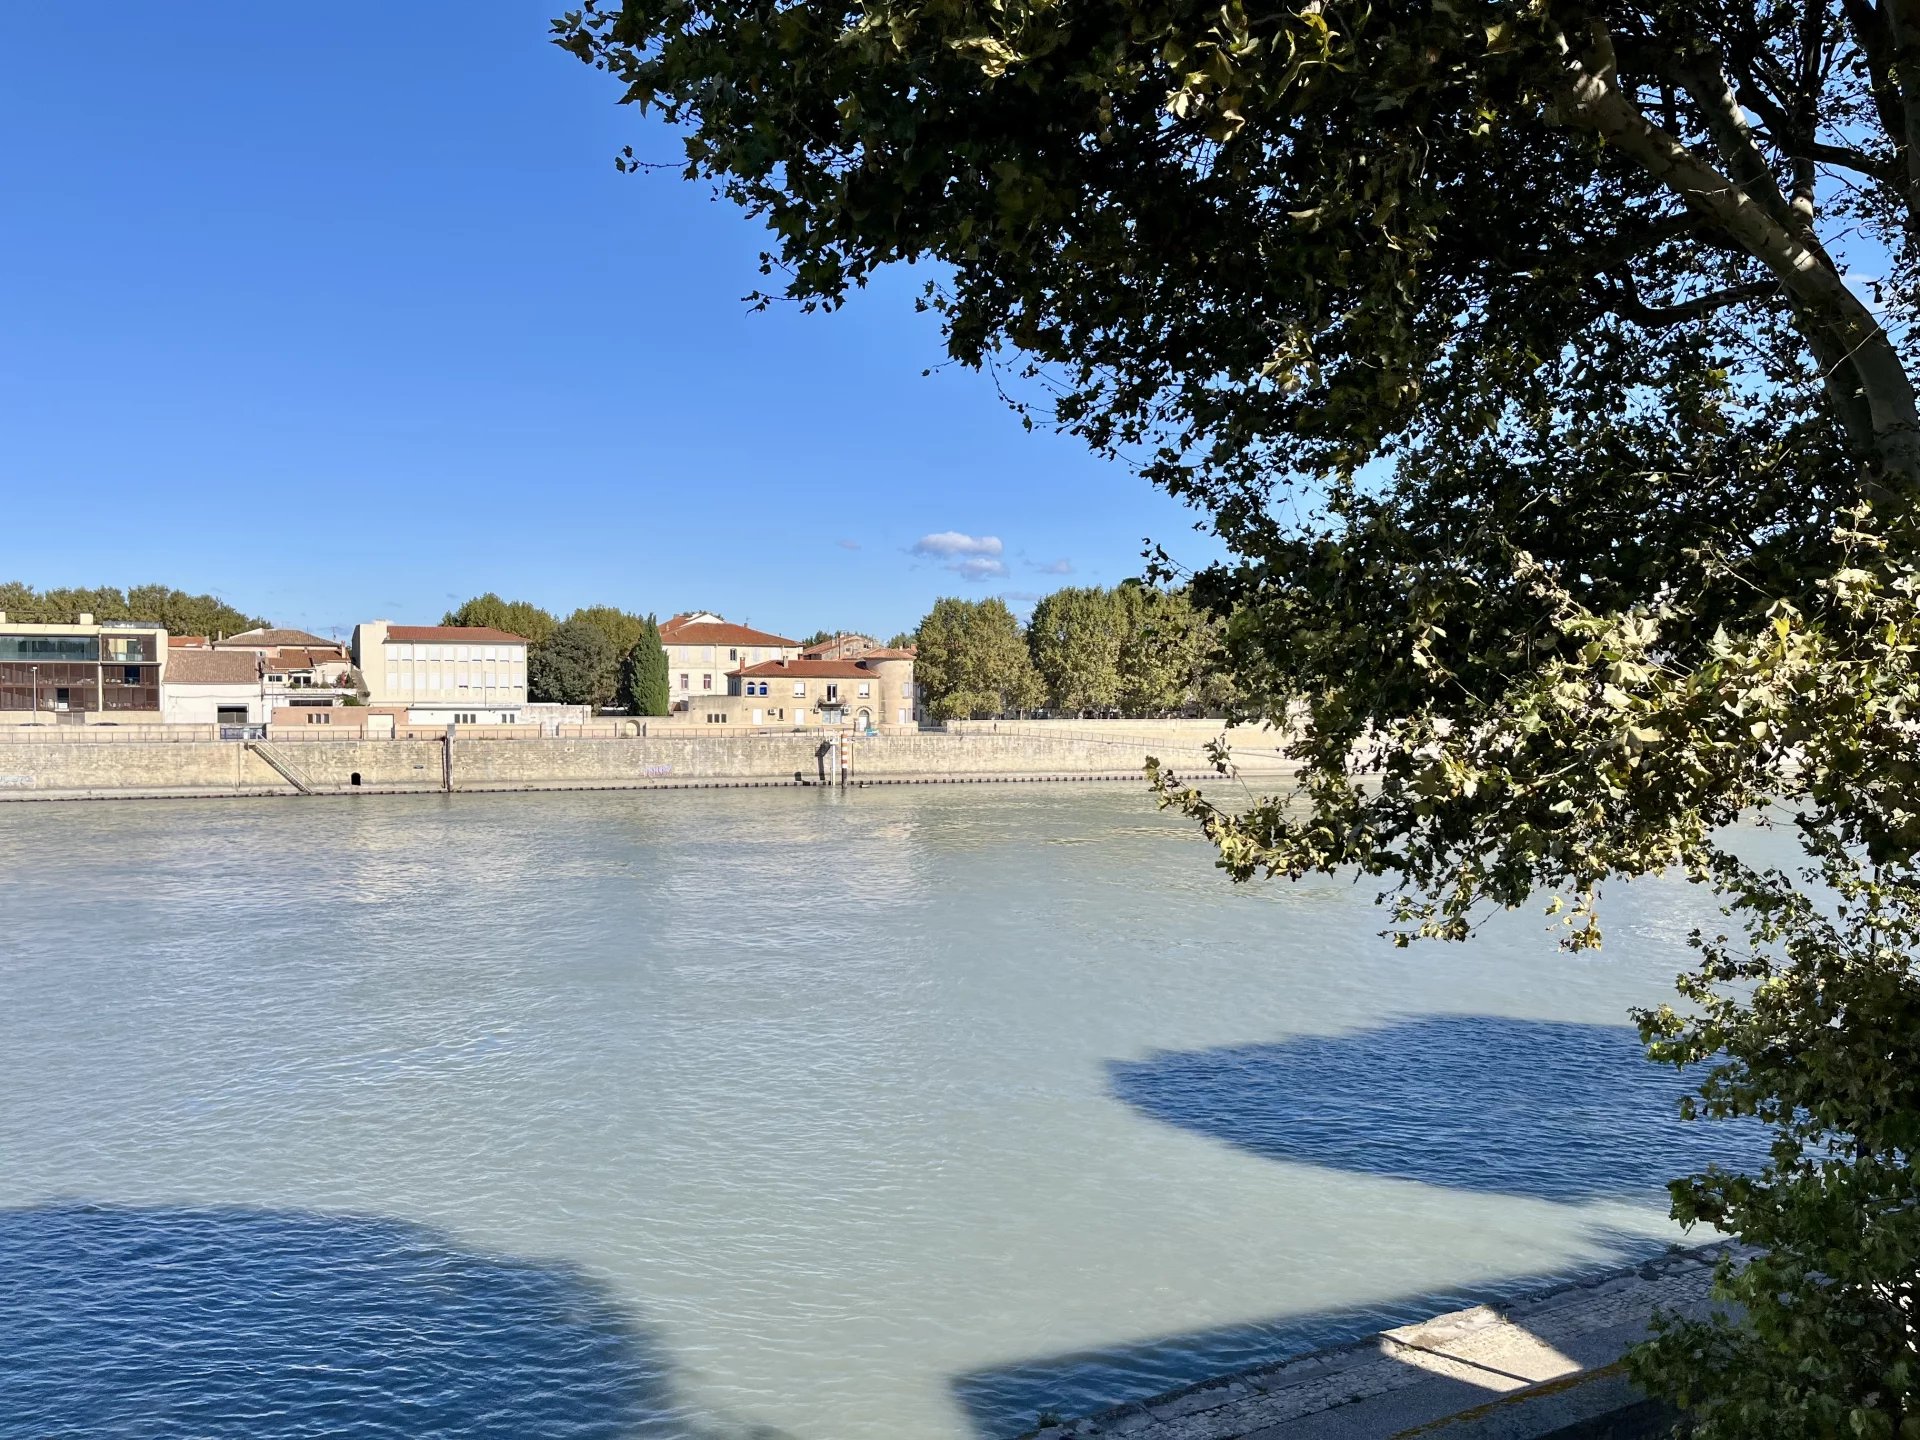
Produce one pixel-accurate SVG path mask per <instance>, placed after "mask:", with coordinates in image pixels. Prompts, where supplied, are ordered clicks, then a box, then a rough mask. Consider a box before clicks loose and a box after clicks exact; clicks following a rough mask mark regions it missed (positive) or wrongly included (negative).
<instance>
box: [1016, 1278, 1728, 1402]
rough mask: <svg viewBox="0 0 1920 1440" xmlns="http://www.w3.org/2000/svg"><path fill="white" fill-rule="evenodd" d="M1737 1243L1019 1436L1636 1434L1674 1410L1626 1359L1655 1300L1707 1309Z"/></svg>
mask: <svg viewBox="0 0 1920 1440" xmlns="http://www.w3.org/2000/svg"><path fill="white" fill-rule="evenodd" d="M1730 1251H1731V1253H1735V1254H1738V1253H1739V1252H1738V1251H1737V1250H1734V1249H1733V1247H1730V1246H1728V1245H1725V1244H1722V1245H1710V1246H1706V1247H1703V1248H1701V1249H1697V1250H1679V1251H1673V1252H1671V1253H1669V1254H1667V1255H1665V1256H1662V1257H1660V1258H1658V1259H1655V1260H1652V1261H1649V1262H1648V1263H1646V1264H1644V1265H1641V1266H1639V1267H1637V1268H1635V1269H1633V1270H1628V1271H1618V1272H1614V1273H1612V1274H1608V1275H1603V1276H1600V1277H1598V1278H1596V1279H1593V1280H1589V1281H1585V1282H1578V1283H1574V1284H1569V1285H1561V1286H1556V1287H1554V1288H1553V1289H1550V1290H1542V1291H1537V1292H1535V1293H1534V1294H1532V1295H1528V1296H1523V1297H1521V1298H1520V1299H1518V1300H1514V1301H1510V1302H1507V1303H1505V1304H1502V1305H1498V1306H1491V1305H1476V1306H1474V1307H1473V1308H1472V1309H1469V1310H1458V1311H1455V1312H1453V1313H1451V1314H1447V1315H1439V1316H1436V1317H1434V1318H1433V1319H1431V1320H1426V1321H1422V1322H1420V1323H1418V1324H1414V1325H1405V1326H1402V1327H1400V1328H1399V1329H1397V1330H1387V1331H1383V1332H1381V1333H1380V1334H1378V1335H1375V1336H1373V1337H1371V1338H1370V1339H1367V1340H1362V1341H1360V1342H1358V1343H1357V1344H1353V1345H1346V1346H1342V1347H1340V1348H1338V1349H1334V1350H1322V1351H1316V1352H1314V1353H1313V1354H1310V1355H1302V1356H1299V1357H1297V1358H1295V1359H1292V1360H1287V1361H1283V1362H1281V1363H1280V1364H1277V1365H1271V1366H1266V1367H1263V1368H1261V1369H1258V1370H1249V1371H1245V1372H1243V1373H1241V1374H1238V1375H1230V1376H1224V1377H1221V1378H1219V1379H1216V1380H1208V1381H1204V1382H1202V1383H1201V1384H1198V1385H1193V1386H1190V1387H1188V1388H1186V1389H1184V1390H1177V1391H1174V1392H1173V1393H1171V1394H1168V1395H1162V1396H1158V1397H1156V1398H1154V1399H1151V1400H1144V1401H1139V1402H1136V1403H1134V1404H1130V1405H1122V1406H1119V1407H1117V1408H1115V1409H1112V1410H1106V1411H1102V1412H1101V1413H1099V1414H1096V1415H1090V1416H1088V1417H1086V1418H1084V1419H1081V1420H1075V1421H1072V1422H1070V1423H1068V1424H1066V1425H1054V1426H1046V1427H1043V1428H1041V1429H1038V1430H1032V1431H1029V1432H1027V1435H1026V1436H1023V1437H1022V1440H1121V1437H1126V1440H1402V1437H1404V1440H1411V1437H1415V1436H1418V1437H1421V1440H1545V1437H1559V1440H1576V1437H1578V1440H1626V1437H1639V1436H1652V1435H1661V1434H1665V1433H1666V1431H1667V1424H1668V1422H1667V1420H1666V1419H1665V1417H1663V1416H1662V1415H1661V1413H1660V1412H1659V1411H1658V1409H1657V1408H1656V1407H1655V1406H1653V1405H1652V1404H1651V1403H1650V1402H1648V1401H1647V1400H1646V1399H1645V1398H1644V1397H1643V1396H1642V1395H1641V1394H1640V1393H1639V1392H1638V1391H1637V1390H1636V1389H1635V1388H1634V1386H1633V1384H1632V1382H1631V1381H1629V1380H1628V1379H1627V1376H1626V1372H1625V1366H1624V1364H1623V1357H1624V1356H1625V1354H1626V1352H1627V1350H1628V1349H1629V1348H1630V1347H1631V1346H1633V1345H1634V1344H1635V1343H1637V1342H1638V1341H1640V1340H1641V1339H1644V1338H1645V1336H1646V1334H1647V1330H1648V1324H1649V1322H1650V1321H1651V1319H1652V1317H1653V1313H1654V1311H1655V1310H1668V1311H1678V1312H1680V1313H1682V1314H1687V1315H1694V1316H1698V1315H1701V1314H1704V1313H1705V1312H1706V1311H1707V1310H1708V1309H1709V1307H1710V1303H1711V1302H1710V1299H1709V1295H1708V1290H1709V1287H1710V1285H1711V1283H1712V1279H1713V1267H1714V1264H1715V1263H1716V1262H1717V1261H1718V1260H1719V1258H1720V1257H1721V1256H1722V1255H1723V1254H1727V1253H1730Z"/></svg>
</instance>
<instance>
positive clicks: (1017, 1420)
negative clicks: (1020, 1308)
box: [952, 1228, 1667, 1440]
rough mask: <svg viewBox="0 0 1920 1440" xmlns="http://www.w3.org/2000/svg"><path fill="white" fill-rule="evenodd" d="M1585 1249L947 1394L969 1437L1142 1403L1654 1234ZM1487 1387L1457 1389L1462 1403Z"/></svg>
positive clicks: (1030, 1364) (1619, 1256)
mask: <svg viewBox="0 0 1920 1440" xmlns="http://www.w3.org/2000/svg"><path fill="white" fill-rule="evenodd" d="M1589 1239H1590V1241H1591V1243H1592V1245H1593V1247H1594V1249H1593V1253H1592V1254H1591V1255H1590V1256H1589V1257H1588V1258H1587V1260H1585V1261H1584V1262H1583V1263H1581V1264H1578V1265H1574V1266H1569V1267H1567V1268H1565V1269H1561V1270H1557V1271H1552V1272H1548V1273H1543V1274H1539V1275H1511V1276H1507V1277H1505V1278H1504V1279H1502V1280H1500V1281H1497V1282H1493V1283H1489V1284H1486V1285H1480V1286H1475V1287H1474V1288H1472V1289H1470V1290H1430V1291H1424V1292H1421V1293H1417V1294H1412V1293H1410V1294H1407V1295H1401V1296H1396V1297H1394V1298H1392V1299H1389V1300H1384V1301H1381V1302H1379V1303H1377V1304H1371V1305H1355V1306H1348V1307H1343V1308H1339V1309H1330V1310H1321V1311H1309V1312H1307V1313H1304V1314H1292V1315H1284V1316H1276V1317H1274V1318H1273V1319H1271V1320H1265V1321H1257V1322H1253V1323H1249V1324H1241V1325H1227V1326H1221V1327H1219V1328H1217V1329H1212V1330H1196V1331H1187V1332H1183V1333H1178V1334H1170V1335H1163V1336H1159V1337H1157V1338H1154V1339H1151V1340H1141V1341H1137V1342H1135V1343H1132V1344H1127V1345H1107V1346H1102V1347H1100V1348H1098V1349H1093V1350H1082V1351H1069V1352H1065V1353H1062V1354H1058V1355H1037V1356H1034V1357H1032V1358H1030V1359H1027V1360H1023V1361H1018V1362H1015V1363H1012V1364H1006V1365H996V1366H993V1367H991V1368H988V1369H982V1370H976V1371H972V1372H969V1373H967V1374H963V1375H957V1376H955V1377H954V1379H953V1382H952V1386H953V1395H954V1399H955V1400H956V1401H957V1402H958V1403H959V1405H960V1407H961V1409H962V1410H963V1411H965V1413H966V1416H967V1419H968V1422H969V1424H970V1426H971V1427H972V1431H973V1434H974V1436H975V1437H977V1440H1009V1437H1012V1436H1016V1435H1020V1434H1023V1433H1024V1432H1026V1431H1028V1430H1031V1429H1033V1428H1034V1427H1035V1426H1036V1425H1038V1424H1040V1423H1042V1418H1043V1417H1045V1416H1052V1417H1054V1418H1056V1419H1062V1420H1064V1419H1071V1418H1073V1417H1075V1416H1080V1415H1087V1414H1092V1413H1093V1412H1095V1411H1098V1410H1103V1409H1105V1408H1107V1407H1108V1406H1113V1405H1123V1404H1126V1403H1127V1402H1128V1401H1133V1400H1148V1399H1152V1398H1153V1397H1155V1396H1158V1395H1164V1394H1166V1393H1167V1392H1169V1391H1173V1390H1179V1389H1181V1388H1182V1387H1184V1386H1187V1385H1192V1384H1196V1383H1199V1382H1202V1381H1205V1380H1208V1379H1212V1378H1215V1377H1218V1376H1224V1375H1233V1374H1236V1373H1238V1372H1240V1371H1245V1370H1254V1369H1258V1368H1260V1367H1262V1366H1267V1365H1275V1364H1278V1363H1280V1362H1281V1361H1284V1360H1290V1359H1293V1358H1295V1357H1296V1356H1300V1355H1306V1354H1310V1353H1312V1352H1314V1351H1317V1350H1325V1349H1328V1348H1330V1347H1333V1346H1339V1345H1345V1344H1350V1343H1352V1342H1354V1341H1358V1340H1363V1339H1365V1338H1366V1337H1367V1336H1369V1335H1375V1334H1378V1333H1379V1332H1380V1331H1382V1330H1389V1329H1392V1328H1393V1327H1394V1326H1396V1325H1410V1324H1413V1323H1414V1322H1416V1321H1420V1320H1426V1319H1430V1318H1431V1317H1433V1316H1435V1315H1443V1314H1446V1313H1447V1312H1449V1311H1452V1310H1461V1309H1465V1308H1466V1307H1467V1306H1469V1305H1478V1304H1485V1303H1488V1302H1492V1301H1499V1300H1503V1299H1512V1298H1515V1297H1517V1296H1520V1295H1524V1294H1527V1293H1529V1292H1531V1291H1535V1290H1539V1289H1542V1288H1544V1287H1547V1286H1550V1285H1556V1284H1563V1283H1567V1282H1570V1281H1575V1280H1579V1279H1582V1278H1587V1277H1597V1276H1600V1275H1603V1274H1607V1273H1610V1272H1612V1271H1616V1270H1618V1269H1620V1268H1621V1267H1623V1266H1626V1265H1630V1264H1636V1263H1639V1262H1641V1261H1644V1260H1648V1259H1651V1258H1652V1257H1653V1256H1655V1255H1658V1254H1660V1253H1662V1252H1664V1251H1665V1250H1666V1248H1667V1247H1666V1245H1665V1244H1664V1243H1662V1242H1660V1241H1657V1240H1652V1239H1649V1238H1648V1237H1647V1236H1645V1235H1635V1234H1629V1233H1625V1232H1620V1231H1613V1230H1608V1229H1604V1228H1603V1229H1598V1230H1595V1231H1594V1232H1592V1233H1591V1234H1590V1236H1589ZM1485 1396H1486V1392H1485V1391H1484V1390H1480V1389H1478V1388H1477V1387H1472V1386H1463V1387H1462V1394H1461V1397H1460V1399H1461V1405H1462V1407H1463V1408H1464V1407H1465V1406H1467V1405H1470V1404H1474V1403H1477V1402H1478V1401H1480V1400H1482V1399H1484V1398H1485Z"/></svg>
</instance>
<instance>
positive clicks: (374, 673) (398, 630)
mask: <svg viewBox="0 0 1920 1440" xmlns="http://www.w3.org/2000/svg"><path fill="white" fill-rule="evenodd" d="M353 663H354V665H355V666H356V667H357V668H358V669H359V671H360V677H361V679H362V680H363V681H365V682H366V686H367V704H368V705H369V706H373V707H382V706H395V707H405V709H406V713H407V723H408V724H410V725H512V724H515V723H517V722H518V721H519V720H520V718H521V714H522V712H523V711H524V710H525V708H526V704H527V642H526V639H525V637H523V636H520V635H512V634H509V633H508V632H507V631H505V630H493V629H489V628H487V627H485V626H471V625H393V624H389V623H388V622H387V621H385V620H369V621H367V622H366V623H365V624H362V625H356V626H354V628H353Z"/></svg>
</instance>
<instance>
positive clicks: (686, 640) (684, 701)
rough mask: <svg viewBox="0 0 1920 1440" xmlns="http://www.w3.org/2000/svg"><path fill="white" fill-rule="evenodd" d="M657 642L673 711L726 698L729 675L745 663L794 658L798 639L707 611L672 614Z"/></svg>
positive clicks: (751, 663) (797, 650) (797, 651)
mask: <svg viewBox="0 0 1920 1440" xmlns="http://www.w3.org/2000/svg"><path fill="white" fill-rule="evenodd" d="M660 644H661V646H662V647H663V648H664V649H665V650H666V652H667V699H668V702H669V707H670V708H671V709H674V710H686V709H688V708H689V702H691V701H692V700H694V699H695V698H697V697H700V696H708V697H724V696H725V695H726V693H727V677H728V675H729V674H731V673H732V672H733V671H735V670H738V669H739V668H740V667H741V666H743V665H759V664H762V663H764V662H766V661H768V660H792V659H794V658H795V657H797V656H798V655H799V653H800V642H799V641H798V640H789V639H788V638H787V637H786V636H784V635H773V634H769V633H768V632H767V631H765V630H755V629H753V628H752V627H750V626H747V625H735V624H733V623H732V622H731V621H729V620H725V619H722V618H721V617H720V616H718V615H716V614H714V613H713V612H712V611H711V610H693V611H689V612H688V613H686V614H684V615H676V616H674V617H673V618H672V619H671V620H669V621H667V622H666V623H665V624H663V625H662V626H661V627H660Z"/></svg>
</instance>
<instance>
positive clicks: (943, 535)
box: [913, 530, 1006, 573]
mask: <svg viewBox="0 0 1920 1440" xmlns="http://www.w3.org/2000/svg"><path fill="white" fill-rule="evenodd" d="M1005 548H1006V547H1005V546H1004V545H1002V544H1001V543H1000V537H999V536H998V535H963V534H961V533H960V532H959V531H958V530H942V531H941V532H940V533H939V534H937V535H922V536H921V537H920V538H919V539H918V540H916V541H914V542H913V553H914V554H915V555H932V556H935V557H938V558H940V559H951V558H952V557H954V556H956V555H994V556H997V555H999V554H1000V553H1001V552H1002V551H1003V550H1005ZM1003 573H1004V572H1003Z"/></svg>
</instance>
